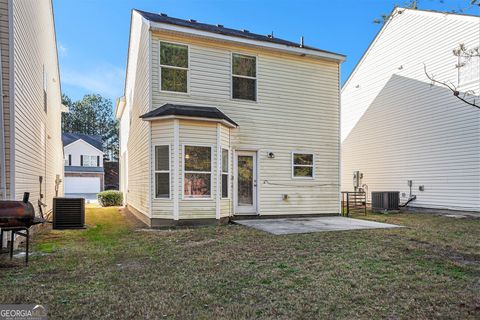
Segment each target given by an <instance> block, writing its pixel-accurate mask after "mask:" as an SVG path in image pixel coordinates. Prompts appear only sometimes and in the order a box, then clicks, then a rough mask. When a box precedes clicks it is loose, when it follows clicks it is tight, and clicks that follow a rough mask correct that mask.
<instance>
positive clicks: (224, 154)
mask: <svg viewBox="0 0 480 320" xmlns="http://www.w3.org/2000/svg"><path fill="white" fill-rule="evenodd" d="M222 198H228V150H227V149H222Z"/></svg>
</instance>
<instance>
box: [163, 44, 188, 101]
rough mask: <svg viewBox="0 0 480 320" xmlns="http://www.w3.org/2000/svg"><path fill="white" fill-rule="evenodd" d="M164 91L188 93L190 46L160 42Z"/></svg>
mask: <svg viewBox="0 0 480 320" xmlns="http://www.w3.org/2000/svg"><path fill="white" fill-rule="evenodd" d="M160 87H161V90H162V91H172V92H185V93H186V92H188V46H186V45H182V44H175V43H169V42H163V41H162V42H160Z"/></svg>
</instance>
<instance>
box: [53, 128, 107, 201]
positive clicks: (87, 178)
mask: <svg viewBox="0 0 480 320" xmlns="http://www.w3.org/2000/svg"><path fill="white" fill-rule="evenodd" d="M62 140H63V150H64V152H63V153H64V156H65V159H64V161H65V179H64V185H65V196H67V197H73V196H82V197H85V198H86V199H87V200H94V199H96V195H97V193H98V192H100V191H103V187H104V168H103V144H102V137H101V136H97V135H88V134H82V133H63V134H62Z"/></svg>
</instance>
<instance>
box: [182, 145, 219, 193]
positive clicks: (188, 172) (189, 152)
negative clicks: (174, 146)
mask: <svg viewBox="0 0 480 320" xmlns="http://www.w3.org/2000/svg"><path fill="white" fill-rule="evenodd" d="M183 172H184V173H183V174H184V176H183V196H184V198H187V199H188V198H192V199H201V198H210V197H211V192H212V191H211V189H212V188H211V186H212V148H211V147H203V146H184V149H183Z"/></svg>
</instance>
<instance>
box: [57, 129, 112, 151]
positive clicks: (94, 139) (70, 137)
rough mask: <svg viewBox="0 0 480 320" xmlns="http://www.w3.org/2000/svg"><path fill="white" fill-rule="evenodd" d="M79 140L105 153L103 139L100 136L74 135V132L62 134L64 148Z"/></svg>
mask: <svg viewBox="0 0 480 320" xmlns="http://www.w3.org/2000/svg"><path fill="white" fill-rule="evenodd" d="M78 140H83V141H85V142H86V143H88V144H89V145H91V146H92V147H94V148H96V149H98V150H100V151H102V152H103V143H102V137H101V136H99V135H93V134H83V133H73V132H65V133H62V142H63V147H66V146H68V145H70V144H72V143H74V142H76V141H78Z"/></svg>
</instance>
